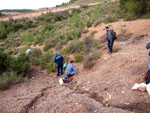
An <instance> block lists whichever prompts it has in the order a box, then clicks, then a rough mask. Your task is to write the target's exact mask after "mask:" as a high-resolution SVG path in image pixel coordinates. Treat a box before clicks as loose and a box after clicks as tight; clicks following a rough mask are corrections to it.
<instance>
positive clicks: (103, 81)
mask: <svg viewBox="0 0 150 113" xmlns="http://www.w3.org/2000/svg"><path fill="white" fill-rule="evenodd" d="M129 23H130V24H129ZM117 24H119V22H116V23H112V24H109V25H112V27H113V26H115V25H116V26H117ZM148 24H150V20H136V21H131V22H123V26H126V28H127V30H126V32H123V33H120V34H121V35H120V37H119V39H118V41H116V42H115V47H118V48H120V50H119V52H117V53H114V54H112V55H109V54H107V44H106V42H105V41H104V37H101V38H100V45H102V47H101V49H100V51H101V52H102V53H103V55H102V58H101V59H99V60H98V61H97V62H96V64H95V66H94V67H93V68H92V69H89V70H84V69H83V68H82V65H81V64H75V65H76V66H77V68H78V70H79V74H78V75H76V76H74V78H75V79H74V80H73V81H72V82H70V83H68V84H65V85H63V86H60V85H59V84H58V80H59V78H55V73H54V74H51V75H47V76H46V74H45V73H44V72H41V71H39V70H38V69H35V72H34V75H35V78H33V79H31V80H30V81H28V82H25V83H22V84H20V85H16V86H13V87H12V88H11V89H9V90H6V91H1V92H0V100H1V101H0V113H131V112H133V113H149V109H150V99H149V96H148V95H147V93H146V92H138V91H132V90H131V87H132V86H133V85H134V83H141V82H144V76H145V72H146V69H147V63H148V51H147V50H146V49H145V45H146V42H147V40H148V39H150V33H149V31H150V28H149V25H148ZM103 26H105V25H103V24H102V25H99V26H97V27H96V28H90V29H92V30H93V29H99V31H98V34H95V38H96V36H98V35H100V34H103V32H104V31H102V30H100V29H102V27H103ZM129 28H130V29H129ZM90 29H89V30H90ZM115 30H116V31H117V32H119V30H120V28H119V27H118V28H117V27H116V29H115ZM103 35H104V34H103Z"/></svg>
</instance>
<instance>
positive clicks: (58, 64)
mask: <svg viewBox="0 0 150 113" xmlns="http://www.w3.org/2000/svg"><path fill="white" fill-rule="evenodd" d="M54 55H55V56H54V63H56V68H57V76H59V73H60V69H61V75H63V61H64V58H63V57H62V56H61V55H60V54H57V53H56V52H54Z"/></svg>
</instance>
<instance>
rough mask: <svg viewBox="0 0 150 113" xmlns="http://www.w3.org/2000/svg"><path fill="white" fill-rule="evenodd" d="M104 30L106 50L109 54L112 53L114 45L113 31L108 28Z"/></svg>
mask: <svg viewBox="0 0 150 113" xmlns="http://www.w3.org/2000/svg"><path fill="white" fill-rule="evenodd" d="M105 28H106V39H107V41H108V49H109V52H108V53H110V54H112V53H113V44H114V40H113V37H114V31H113V29H110V28H109V27H108V26H106V27H105Z"/></svg>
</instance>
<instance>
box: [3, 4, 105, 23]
mask: <svg viewBox="0 0 150 113" xmlns="http://www.w3.org/2000/svg"><path fill="white" fill-rule="evenodd" d="M101 3H103V2H97V3H92V4H88V6H89V7H90V6H95V5H98V4H101ZM74 8H75V9H78V8H81V6H76V5H72V6H66V7H59V8H51V9H48V10H42V11H35V12H29V13H22V14H17V15H14V16H11V17H12V18H13V19H21V18H23V17H27V18H33V17H37V16H40V15H41V14H42V13H43V14H45V13H48V12H61V11H66V10H71V9H74ZM9 18H10V16H6V17H0V21H6V20H8V19H9Z"/></svg>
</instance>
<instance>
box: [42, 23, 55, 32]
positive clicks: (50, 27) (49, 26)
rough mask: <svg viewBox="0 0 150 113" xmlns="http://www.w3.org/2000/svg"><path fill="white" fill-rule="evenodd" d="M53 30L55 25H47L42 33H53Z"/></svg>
mask: <svg viewBox="0 0 150 113" xmlns="http://www.w3.org/2000/svg"><path fill="white" fill-rule="evenodd" d="M53 29H54V26H53V25H51V24H46V25H45V26H44V28H43V30H42V32H43V33H45V32H46V31H47V30H48V31H51V30H53Z"/></svg>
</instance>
